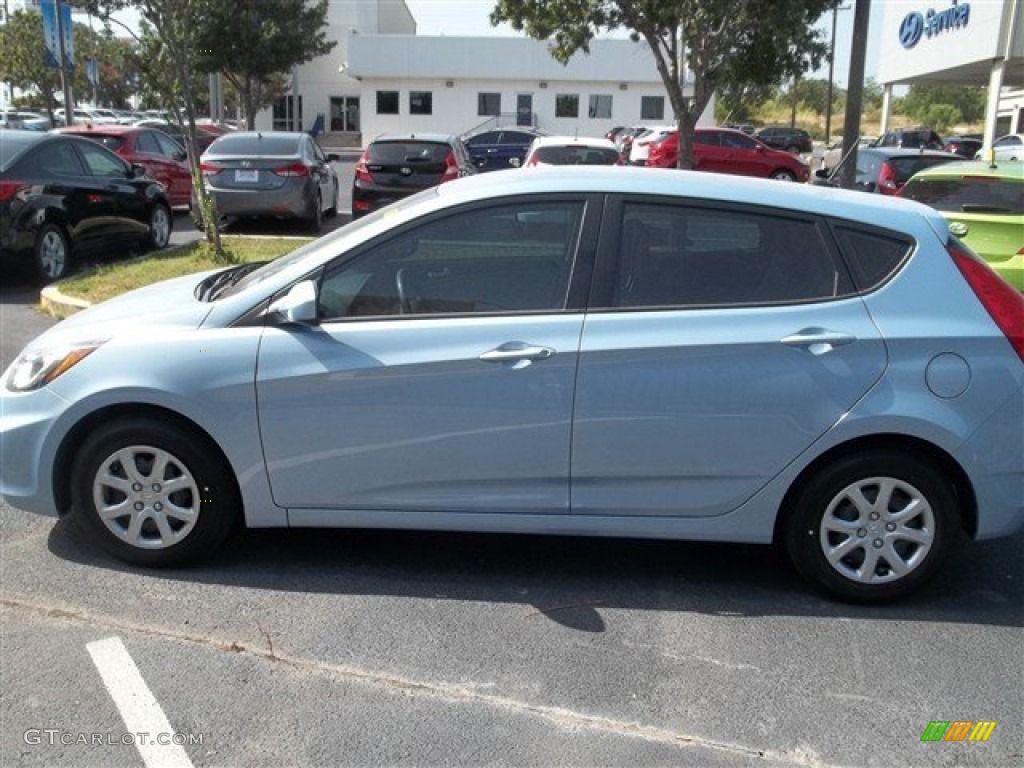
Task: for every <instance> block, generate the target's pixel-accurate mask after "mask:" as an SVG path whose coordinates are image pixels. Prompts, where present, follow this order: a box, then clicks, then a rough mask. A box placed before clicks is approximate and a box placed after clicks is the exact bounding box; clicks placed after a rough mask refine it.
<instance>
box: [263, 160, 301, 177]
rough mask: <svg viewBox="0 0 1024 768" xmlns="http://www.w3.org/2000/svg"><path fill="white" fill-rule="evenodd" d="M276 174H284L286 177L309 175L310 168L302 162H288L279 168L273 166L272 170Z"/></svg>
mask: <svg viewBox="0 0 1024 768" xmlns="http://www.w3.org/2000/svg"><path fill="white" fill-rule="evenodd" d="M270 172H271V173H272V174H274V175H275V176H284V177H286V178H294V177H297V176H309V168H307V167H306V166H305V165H303V164H302V163H288V165H279V166H278V167H277V168H272V169H271V171H270Z"/></svg>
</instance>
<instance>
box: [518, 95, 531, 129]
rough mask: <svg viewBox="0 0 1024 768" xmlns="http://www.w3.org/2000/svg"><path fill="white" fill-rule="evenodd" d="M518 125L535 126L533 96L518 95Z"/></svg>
mask: <svg viewBox="0 0 1024 768" xmlns="http://www.w3.org/2000/svg"><path fill="white" fill-rule="evenodd" d="M516 125H533V94H532V93H517V94H516Z"/></svg>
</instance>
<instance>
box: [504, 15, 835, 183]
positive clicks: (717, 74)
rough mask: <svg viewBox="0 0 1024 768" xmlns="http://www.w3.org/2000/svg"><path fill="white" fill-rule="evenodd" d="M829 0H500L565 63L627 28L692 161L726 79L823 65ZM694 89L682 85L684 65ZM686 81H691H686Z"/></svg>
mask: <svg viewBox="0 0 1024 768" xmlns="http://www.w3.org/2000/svg"><path fill="white" fill-rule="evenodd" d="M830 7H831V0H672V1H671V2H669V1H667V0H497V5H496V7H495V9H494V11H493V12H492V13H491V23H492V24H495V25H497V24H500V23H502V22H507V23H509V24H511V25H512V27H513V28H514V29H516V30H519V31H525V32H526V34H528V35H529V36H530V37H532V38H534V39H537V40H547V41H548V42H549V45H550V48H551V53H552V55H553V56H554V57H555V58H556V59H557V60H558V61H561V62H562V63H566V62H568V60H569V59H570V58H571V57H572V55H573V54H574V53H576V52H577V51H584V52H589V44H590V41H591V40H592V39H593V38H594V36H595V35H597V34H599V33H601V32H603V31H605V30H613V29H627V30H629V31H630V32H631V33H632V37H633V39H635V40H641V39H642V40H644V41H645V42H646V43H647V44H648V46H649V47H650V49H651V52H652V53H653V55H654V61H655V65H656V66H657V69H658V74H659V75H660V76H661V79H662V82H663V83H664V85H665V90H666V92H667V94H668V97H669V101H670V103H671V104H672V108H673V110H674V112H675V115H676V120H677V122H678V125H679V137H680V141H679V150H680V151H679V165H680V167H682V168H690V167H692V165H693V131H694V128H695V127H696V124H697V120H698V118H699V117H700V115H701V114H702V113H703V112H704V110H705V109H706V108H707V105H708V103H709V101H710V100H711V95H712V94H713V93H714V92H715V91H716V90H718V89H719V88H720V87H722V86H723V85H724V84H727V83H731V84H734V85H738V84H749V85H770V84H773V83H778V82H781V81H783V80H784V79H786V78H787V77H792V76H794V75H799V74H802V73H803V72H805V71H807V70H808V69H813V68H816V67H817V66H818V64H819V63H820V61H821V59H822V57H823V56H824V55H825V53H826V46H825V44H824V42H823V40H822V37H821V33H820V32H818V31H817V30H815V29H814V24H815V22H816V21H817V20H818V18H819V17H820V16H821V14H822V13H823V12H824V11H825V10H826V9H827V8H830ZM681 65H685V71H686V72H688V73H689V77H690V78H692V89H691V88H690V87H687V88H686V89H684V85H683V84H684V76H685V72H684V68H683V66H681ZM687 85H689V84H687Z"/></svg>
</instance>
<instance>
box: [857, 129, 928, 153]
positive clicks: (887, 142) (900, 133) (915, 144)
mask: <svg viewBox="0 0 1024 768" xmlns="http://www.w3.org/2000/svg"><path fill="white" fill-rule="evenodd" d="M871 146H873V147H902V148H903V149H942V146H943V142H942V138H941V137H940V136H939V134H937V133H936V132H935V131H933V130H932V129H931V128H921V127H917V128H895V129H893V130H891V131H886V132H885V133H883V134H882V135H881V136H880V137H879V139H878V141H876V142H875V143H874V144H872V145H871Z"/></svg>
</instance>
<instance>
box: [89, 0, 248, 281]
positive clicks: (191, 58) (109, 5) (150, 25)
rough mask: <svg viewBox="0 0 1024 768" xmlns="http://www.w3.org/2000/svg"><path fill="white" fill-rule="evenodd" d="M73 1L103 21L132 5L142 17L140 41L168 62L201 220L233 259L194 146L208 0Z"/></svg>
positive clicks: (224, 256) (218, 248)
mask: <svg viewBox="0 0 1024 768" xmlns="http://www.w3.org/2000/svg"><path fill="white" fill-rule="evenodd" d="M74 3H75V5H78V6H79V7H83V8H85V9H87V10H88V11H89V12H90V13H92V14H94V15H96V16H99V17H101V18H103V19H108V20H109V19H110V15H111V14H112V13H113V12H114V11H117V10H121V9H123V8H128V7H130V8H134V9H135V10H137V11H138V13H139V15H140V16H141V17H142V22H143V24H144V25H145V29H144V31H143V37H142V38H140V40H144V39H145V37H146V36H147V35H148V36H149V38H150V45H151V49H150V50H152V51H153V53H154V55H155V56H158V57H160V59H161V61H162V63H164V64H165V65H166V69H165V70H164V72H163V79H162V81H161V86H160V87H161V90H162V91H163V92H164V93H165V96H166V99H167V103H168V104H170V105H173V114H174V115H175V118H176V119H177V120H179V122H180V123H181V127H182V134H183V135H184V137H185V149H186V151H187V152H188V159H189V165H190V166H191V169H192V189H193V192H194V195H195V197H196V199H197V201H198V204H199V210H198V211H195V213H196V214H197V219H198V221H199V222H200V223H201V224H202V226H203V228H204V229H205V231H206V238H207V240H208V241H209V242H210V243H211V244H212V245H213V249H214V253H215V255H216V258H218V259H219V260H221V261H224V262H230V261H231V256H230V254H229V253H228V252H227V251H225V250H224V246H223V245H222V243H221V239H220V230H219V229H218V225H217V222H218V218H219V217H218V216H217V210H216V201H215V200H214V198H213V195H211V194H210V193H209V191H208V190H207V189H206V184H205V182H204V180H203V175H202V173H200V171H199V154H198V152H197V145H196V103H197V98H198V94H197V92H196V87H195V74H196V72H197V71H198V70H199V69H201V67H200V65H199V58H200V55H201V54H200V51H199V41H198V35H199V32H198V30H199V29H200V28H201V26H202V23H203V17H204V11H205V9H206V7H207V5H208V4H209V0H74Z"/></svg>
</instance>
